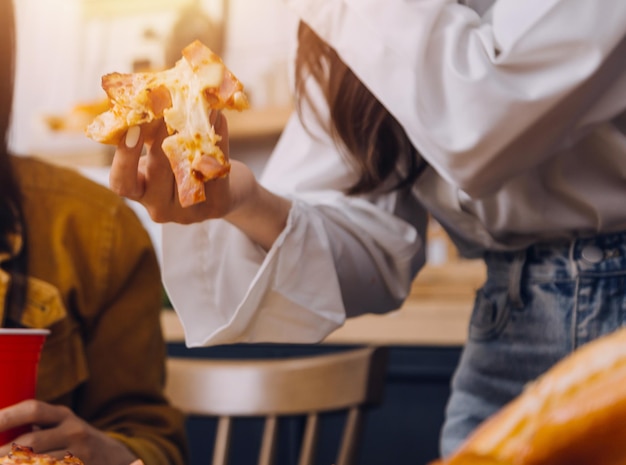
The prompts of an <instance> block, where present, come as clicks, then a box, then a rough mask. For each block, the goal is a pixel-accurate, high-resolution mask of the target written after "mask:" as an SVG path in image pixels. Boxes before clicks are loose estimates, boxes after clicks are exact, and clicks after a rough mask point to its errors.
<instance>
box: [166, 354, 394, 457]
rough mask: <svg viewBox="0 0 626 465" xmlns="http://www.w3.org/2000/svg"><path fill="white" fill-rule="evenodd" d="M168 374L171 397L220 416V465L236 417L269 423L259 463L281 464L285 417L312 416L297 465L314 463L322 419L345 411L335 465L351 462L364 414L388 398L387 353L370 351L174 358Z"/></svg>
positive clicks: (189, 408) (216, 452) (192, 410)
mask: <svg viewBox="0 0 626 465" xmlns="http://www.w3.org/2000/svg"><path fill="white" fill-rule="evenodd" d="M167 370H168V375H167V376H168V379H167V385H166V394H167V396H168V397H169V399H170V401H171V402H172V403H173V404H174V405H176V406H178V407H179V408H180V409H181V410H183V411H184V412H186V413H187V414H190V415H201V416H211V417H216V418H217V431H216V435H215V441H214V449H213V461H212V464H213V465H226V464H227V463H228V455H229V447H230V442H231V436H232V425H233V421H234V420H235V418H237V417H264V418H265V419H264V426H263V433H262V438H261V446H260V452H259V458H258V462H257V463H258V464H259V465H271V464H272V463H274V460H275V455H276V448H277V442H278V441H277V438H278V434H277V432H278V419H279V417H285V416H303V418H306V421H305V423H304V433H303V436H302V441H301V444H300V454H299V461H298V464H299V465H312V464H313V463H314V462H313V461H314V458H315V451H316V447H317V442H318V441H317V439H318V430H319V423H320V415H321V414H323V413H326V412H335V411H337V412H339V411H342V410H345V411H346V412H347V413H346V417H345V418H346V420H345V424H344V427H343V433H342V437H341V439H340V443H339V447H338V454H337V458H336V461H335V462H334V465H352V464H354V463H355V460H356V455H357V452H358V444H359V436H360V429H361V428H360V427H361V423H362V419H363V409H364V407H365V406H367V405H371V404H373V403H377V402H379V401H380V400H381V398H382V391H383V385H384V378H385V373H386V351H385V350H384V349H383V348H373V347H366V348H357V349H348V350H345V351H340V352H333V353H330V354H322V355H315V356H306V357H302V356H299V357H288V358H280V359H262V360H258V359H252V360H215V359H206V358H176V357H170V358H169V359H168V361H167ZM328 465H332V464H330V463H329V464H328Z"/></svg>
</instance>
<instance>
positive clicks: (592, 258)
mask: <svg viewBox="0 0 626 465" xmlns="http://www.w3.org/2000/svg"><path fill="white" fill-rule="evenodd" d="M580 255H581V256H582V258H583V260H585V261H586V262H588V263H600V262H601V261H602V259H603V258H604V252H602V249H600V248H599V247H596V246H595V245H586V246H584V247H583V250H582V251H581V253H580Z"/></svg>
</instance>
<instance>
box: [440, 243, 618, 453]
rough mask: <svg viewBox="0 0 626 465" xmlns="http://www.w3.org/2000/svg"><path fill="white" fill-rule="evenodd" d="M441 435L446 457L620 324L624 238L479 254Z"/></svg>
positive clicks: (545, 245) (541, 245) (542, 245)
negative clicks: (478, 282) (482, 268)
mask: <svg viewBox="0 0 626 465" xmlns="http://www.w3.org/2000/svg"><path fill="white" fill-rule="evenodd" d="M485 262H486V264H487V280H486V282H485V285H484V286H483V287H482V288H481V289H480V290H479V291H478V292H477V294H476V301H475V304H474V309H473V313H472V317H471V320H470V325H469V333H468V340H467V343H466V345H465V347H464V350H463V354H462V356H461V360H460V362H459V366H458V367H457V369H456V372H455V374H454V377H453V380H452V394H451V396H450V399H449V401H448V405H447V408H446V419H445V422H444V426H443V430H442V435H441V454H442V456H444V457H445V456H447V455H449V454H450V453H451V452H453V451H454V450H455V449H456V448H457V447H458V446H459V445H460V444H461V442H462V441H463V440H464V439H465V438H466V437H467V436H468V435H469V434H470V433H471V432H472V430H474V429H475V428H476V427H477V426H478V425H479V424H480V423H481V422H482V421H483V420H485V419H486V418H487V417H489V416H490V415H491V414H493V413H495V412H496V411H497V410H498V409H500V408H501V407H502V406H503V405H504V404H505V403H507V402H509V401H510V400H511V399H513V398H514V397H516V396H517V395H519V394H520V393H521V392H522V389H523V388H524V385H525V384H526V383H528V382H529V381H531V380H533V379H535V378H537V377H538V376H539V375H541V374H542V373H543V372H545V371H546V370H547V369H549V368H550V367H551V366H552V365H553V364H554V363H556V362H557V361H558V360H560V359H561V358H563V357H564V356H566V355H567V354H569V353H570V352H572V351H573V350H574V349H576V348H577V347H579V346H581V345H582V344H585V343H586V342H588V341H591V340H592V339H594V338H597V337H599V336H601V335H603V334H606V333H609V332H611V331H614V330H615V329H617V328H619V327H620V326H622V325H624V324H625V322H626V233H620V234H611V235H604V236H597V237H593V238H589V239H577V240H574V241H571V242H563V243H554V244H539V245H535V246H533V247H531V248H529V249H528V250H526V251H524V252H519V253H491V252H490V253H487V254H486V255H485Z"/></svg>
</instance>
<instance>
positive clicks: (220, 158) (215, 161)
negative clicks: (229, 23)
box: [85, 40, 248, 207]
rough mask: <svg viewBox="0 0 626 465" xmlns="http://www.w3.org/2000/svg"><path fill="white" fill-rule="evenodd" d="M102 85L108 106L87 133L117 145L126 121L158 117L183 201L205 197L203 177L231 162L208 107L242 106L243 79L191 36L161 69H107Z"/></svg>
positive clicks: (138, 122) (132, 123) (133, 122)
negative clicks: (127, 71) (170, 64)
mask: <svg viewBox="0 0 626 465" xmlns="http://www.w3.org/2000/svg"><path fill="white" fill-rule="evenodd" d="M102 88H103V89H104V90H105V92H106V94H107V96H108V98H109V101H110V103H111V108H110V109H109V110H107V111H105V112H103V113H101V114H100V115H98V116H97V117H96V118H95V119H94V120H93V121H92V122H91V123H90V124H89V125H88V126H87V128H86V131H85V132H86V134H87V136H88V137H89V138H91V139H93V140H95V141H97V142H100V143H103V144H112V145H117V144H118V143H119V142H120V140H121V139H122V137H124V135H125V134H126V131H127V130H128V128H129V127H131V126H140V125H142V124H146V123H150V122H152V121H155V120H158V119H161V118H163V119H164V121H165V124H166V126H167V130H168V134H169V135H168V136H167V137H166V138H165V140H164V141H163V144H162V146H161V147H162V148H163V151H164V152H165V154H166V156H167V157H168V159H169V162H170V165H171V167H172V171H173V172H174V177H175V179H176V185H177V188H178V197H179V201H180V203H181V205H182V206H183V207H187V206H190V205H193V204H195V203H198V202H202V201H203V200H205V198H206V197H205V193H204V183H205V182H206V181H209V180H212V179H217V178H221V177H224V176H226V175H227V174H228V173H229V171H230V163H229V161H228V159H227V157H226V156H225V155H224V153H223V152H222V150H221V149H220V147H219V145H218V143H219V141H220V139H221V138H220V136H219V135H218V134H216V133H215V128H214V127H213V126H212V125H211V123H210V122H209V113H210V111H211V110H224V109H233V110H239V111H241V110H244V109H246V108H248V99H247V97H246V94H245V93H244V88H243V84H242V83H241V82H240V81H239V80H238V79H237V77H236V76H235V75H234V74H233V73H232V72H231V71H230V70H229V69H228V68H227V67H226V66H225V65H224V63H223V62H222V59H221V58H220V57H219V56H218V55H217V54H215V53H214V52H212V51H211V50H210V49H209V48H208V47H206V46H205V45H204V44H202V43H201V42H199V41H197V40H196V41H194V42H192V43H191V44H189V45H188V46H187V47H185V48H184V49H183V51H182V58H181V59H180V60H178V61H177V62H176V64H175V65H174V66H173V67H172V68H169V69H166V70H163V71H156V72H141V73H131V74H122V73H110V74H106V75H105V76H103V77H102Z"/></svg>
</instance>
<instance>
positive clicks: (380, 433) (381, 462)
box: [169, 344, 461, 465]
mask: <svg viewBox="0 0 626 465" xmlns="http://www.w3.org/2000/svg"><path fill="white" fill-rule="evenodd" d="M353 347H354V346H343V345H342V346H339V345H337V346H333V345H327V344H320V345H291V344H289V345H275V344H253V345H232V346H218V347H210V348H197V349H187V348H186V347H184V345H183V344H170V346H169V353H170V355H174V356H185V357H211V358H267V357H288V356H302V355H313V354H320V353H326V352H331V351H339V350H346V349H350V348H353ZM388 349H389V358H388V369H387V380H386V384H385V392H384V398H383V402H382V403H381V404H380V405H378V406H374V407H372V408H370V409H369V411H368V412H367V417H366V424H365V428H364V431H363V442H362V449H361V451H360V460H359V464H361V465H409V464H410V465H421V464H427V463H429V462H430V461H432V460H434V459H435V458H437V455H438V438H439V431H440V428H441V425H442V422H443V413H444V408H445V404H446V400H447V398H448V394H449V383H450V378H451V376H452V373H453V371H454V368H455V366H456V364H457V361H458V358H459V356H460V350H461V349H460V348H458V347H404V346H401V347H389V348H388ZM343 421H344V418H343V415H340V414H336V413H335V414H328V415H326V416H324V418H323V420H322V423H321V431H320V441H321V443H322V448H321V451H320V453H319V455H318V457H317V460H316V463H317V464H319V465H332V464H333V463H334V461H335V454H336V447H337V441H338V439H339V436H340V432H341V428H342V426H343ZM302 426H303V420H302V419H300V418H295V419H285V420H284V421H282V422H281V423H280V425H279V432H280V437H281V443H283V446H281V448H280V450H279V454H278V462H279V465H292V464H293V465H295V464H297V459H296V457H297V452H298V446H297V445H298V444H299V435H300V433H301V431H302ZM261 427H262V424H261V421H260V420H257V419H246V420H240V421H238V422H237V423H235V425H234V439H233V447H234V452H233V456H232V457H231V463H232V464H234V465H248V464H250V465H252V464H254V463H256V453H257V452H258V447H259V437H258V436H259V434H258V433H259V432H260V430H261ZM188 431H189V438H190V443H191V454H192V457H191V464H190V465H207V464H208V463H209V460H210V454H211V447H210V445H211V443H212V439H213V435H214V432H215V421H214V420H210V419H205V418H199V417H191V418H189V420H188Z"/></svg>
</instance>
